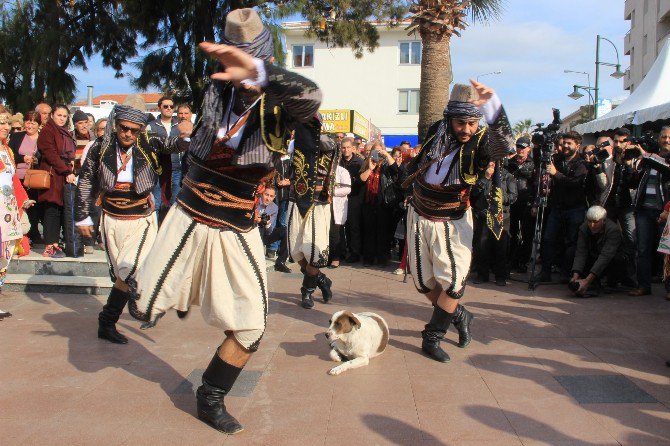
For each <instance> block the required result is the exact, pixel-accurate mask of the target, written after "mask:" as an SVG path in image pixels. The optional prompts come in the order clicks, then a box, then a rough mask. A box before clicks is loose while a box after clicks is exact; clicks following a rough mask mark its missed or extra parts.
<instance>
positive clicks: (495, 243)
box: [472, 218, 509, 280]
mask: <svg viewBox="0 0 670 446" xmlns="http://www.w3.org/2000/svg"><path fill="white" fill-rule="evenodd" d="M508 248H509V232H508V230H507V229H503V231H502V233H501V235H500V238H499V239H496V237H495V236H494V235H493V232H491V230H490V229H489V227H488V226H487V225H486V219H484V218H477V219H476V220H475V223H474V240H473V249H474V251H475V254H474V255H473V256H472V259H473V264H472V270H473V271H474V272H475V273H476V274H477V275H479V277H481V278H483V279H487V280H488V277H489V271H490V270H493V273H494V274H495V278H496V280H505V279H506V278H507V272H508V270H507V268H508V266H507V253H508Z"/></svg>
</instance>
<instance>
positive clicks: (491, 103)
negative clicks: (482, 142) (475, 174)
mask: <svg viewBox="0 0 670 446" xmlns="http://www.w3.org/2000/svg"><path fill="white" fill-rule="evenodd" d="M470 83H471V84H472V86H473V87H474V88H475V90H476V91H477V94H478V95H479V97H478V98H477V99H475V100H474V101H472V103H473V104H474V105H476V106H477V107H479V109H480V110H481V112H482V113H483V114H484V119H486V123H487V124H488V126H489V142H488V148H487V153H486V154H487V155H488V158H489V159H490V160H492V161H498V160H501V159H503V158H504V157H505V156H507V153H508V151H509V148H510V147H514V139H513V137H512V128H511V126H510V124H509V120H508V119H507V114H506V113H505V109H504V108H503V106H502V102H501V101H500V98H499V97H498V95H497V94H496V92H495V91H494V90H493V89H492V88H490V87H487V86H486V85H484V84H482V83H481V82H477V81H474V80H472V79H470Z"/></svg>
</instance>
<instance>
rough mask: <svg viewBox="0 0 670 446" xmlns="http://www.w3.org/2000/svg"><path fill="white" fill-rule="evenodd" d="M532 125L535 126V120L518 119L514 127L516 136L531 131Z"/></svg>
mask: <svg viewBox="0 0 670 446" xmlns="http://www.w3.org/2000/svg"><path fill="white" fill-rule="evenodd" d="M532 126H533V120H532V119H522V120H521V121H517V123H516V124H514V127H512V131H513V132H514V137H515V138H518V137H519V136H520V135H524V134H528V133H530V128H531V127H532Z"/></svg>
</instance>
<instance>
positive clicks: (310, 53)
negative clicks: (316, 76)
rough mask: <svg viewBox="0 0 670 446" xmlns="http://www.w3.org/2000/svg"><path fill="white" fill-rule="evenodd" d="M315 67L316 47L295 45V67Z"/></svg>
mask: <svg viewBox="0 0 670 446" xmlns="http://www.w3.org/2000/svg"><path fill="white" fill-rule="evenodd" d="M313 66H314V46H313V45H293V67H295V68H300V67H313Z"/></svg>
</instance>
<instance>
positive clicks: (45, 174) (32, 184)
mask: <svg viewBox="0 0 670 446" xmlns="http://www.w3.org/2000/svg"><path fill="white" fill-rule="evenodd" d="M51 169H52V168H49V170H48V171H47V170H41V169H28V170H26V176H25V177H23V185H24V186H25V188H26V189H35V190H47V189H49V188H50V187H51V175H53V174H52V173H51Z"/></svg>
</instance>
